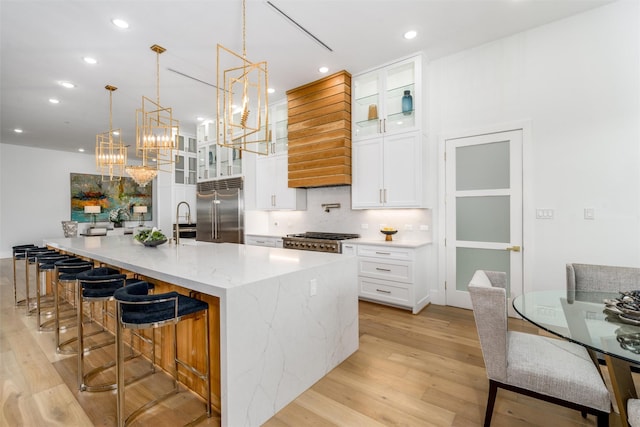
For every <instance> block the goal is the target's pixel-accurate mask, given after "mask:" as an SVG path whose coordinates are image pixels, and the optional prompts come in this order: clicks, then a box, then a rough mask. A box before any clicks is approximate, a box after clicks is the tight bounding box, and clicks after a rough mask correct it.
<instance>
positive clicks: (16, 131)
mask: <svg viewBox="0 0 640 427" xmlns="http://www.w3.org/2000/svg"><path fill="white" fill-rule="evenodd" d="M13 131H14V132H15V133H22V129H20V128H15V129H14V130H13Z"/></svg>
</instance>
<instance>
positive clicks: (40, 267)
mask: <svg viewBox="0 0 640 427" xmlns="http://www.w3.org/2000/svg"><path fill="white" fill-rule="evenodd" d="M69 258H71V255H64V254H60V253H57V252H54V253H53V254H49V253H43V254H39V255H36V262H37V263H36V316H37V319H36V322H37V324H38V330H41V331H51V330H53V323H54V322H55V319H49V320H47V321H46V322H44V323H42V320H41V319H42V313H43V301H42V282H43V280H46V273H47V272H52V271H54V270H55V269H56V265H55V263H56V261H61V260H63V259H69ZM47 301H48V302H49V304H51V305H50V306H49V308H53V293H52V294H51V295H50V299H49V300H47ZM46 314H48V315H53V314H54V313H53V311H50V312H47V313H46Z"/></svg>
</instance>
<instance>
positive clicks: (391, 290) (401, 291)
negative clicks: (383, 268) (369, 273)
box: [358, 277, 411, 306]
mask: <svg viewBox="0 0 640 427" xmlns="http://www.w3.org/2000/svg"><path fill="white" fill-rule="evenodd" d="M358 291H359V296H360V297H362V298H365V299H372V300H375V301H380V302H387V303H390V304H395V305H401V306H410V305H411V304H410V303H409V301H410V299H411V298H410V297H411V289H410V287H409V286H408V285H406V286H405V285H404V284H402V283H390V282H387V281H384V280H377V279H371V278H368V277H360V278H358Z"/></svg>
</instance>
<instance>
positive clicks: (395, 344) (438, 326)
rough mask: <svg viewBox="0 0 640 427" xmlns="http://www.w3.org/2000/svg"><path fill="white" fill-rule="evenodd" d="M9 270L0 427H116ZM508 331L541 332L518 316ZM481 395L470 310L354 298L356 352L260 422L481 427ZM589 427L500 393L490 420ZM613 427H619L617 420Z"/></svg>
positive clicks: (189, 406) (168, 421) (2, 316)
mask: <svg viewBox="0 0 640 427" xmlns="http://www.w3.org/2000/svg"><path fill="white" fill-rule="evenodd" d="M12 274H13V273H12V267H11V260H10V259H3V260H0V298H1V300H0V379H2V389H1V392H0V405H2V414H1V417H0V426H34V427H36V426H37V427H39V426H65V427H70V426H92V425H95V426H113V425H115V394H114V392H95V393H90V392H82V393H79V392H78V391H77V390H76V387H75V381H76V379H75V375H76V368H75V364H76V360H77V359H76V356H60V355H56V353H55V350H54V337H53V333H51V332H37V331H36V325H35V319H34V317H33V316H32V317H26V316H25V314H24V308H23V307H19V308H16V307H14V305H13V276H12ZM510 327H511V328H512V329H516V330H522V331H526V332H531V333H537V329H535V328H533V327H531V326H530V325H528V324H526V322H523V321H521V320H515V319H512V320H511V322H510ZM153 381H157V382H156V383H151V384H147V385H144V387H148V389H151V388H157V387H159V386H160V385H158V384H159V383H161V382H162V378H160V379H159V380H156V379H154V380H153ZM487 391H488V381H487V378H486V374H485V370H484V363H483V360H482V353H481V351H480V347H479V344H478V337H477V333H476V328H475V323H474V320H473V314H472V312H471V311H468V310H462V309H457V308H452V307H443V306H436V305H433V304H432V305H430V306H428V307H427V308H426V309H425V310H423V311H422V313H420V314H419V315H415V316H414V315H412V314H410V313H409V312H407V311H403V310H397V309H394V308H389V307H385V306H381V305H377V304H370V303H365V302H360V348H359V350H358V351H357V352H356V353H355V354H354V355H352V356H351V357H349V358H348V359H347V360H346V361H345V362H344V363H342V364H341V365H340V366H338V367H337V368H336V369H334V370H333V371H331V372H330V373H329V374H328V375H327V376H325V377H324V378H323V379H321V380H320V381H319V382H318V383H316V384H315V385H314V386H313V387H312V388H311V389H309V390H307V391H306V392H305V393H303V394H302V395H301V396H299V397H298V398H297V399H296V400H295V401H293V402H292V403H291V404H289V405H288V406H286V407H285V408H283V409H282V410H281V411H280V412H279V413H278V414H276V415H275V416H274V417H273V418H272V419H270V420H269V421H268V422H267V423H266V424H265V426H267V427H281V426H289V427H297V426H349V427H351V426H366V427H368V426H478V425H482V420H483V417H484V409H485V403H486V399H487ZM168 402H169V403H166V404H164V405H163V406H161V407H159V408H156V409H155V410H154V411H153V412H152V413H151V414H150V415H149V416H145V417H144V418H141V419H140V421H139V422H136V423H135V425H139V426H140V425H144V426H146V425H153V426H154V427H164V426H171V427H173V426H175V425H179V424H181V423H184V422H185V421H187V420H188V419H183V417H184V415H185V414H187V415H189V414H193V413H194V411H198V410H200V406H198V405H199V401H197V400H196V399H195V398H193V397H192V396H190V394H189V393H181V395H180V396H179V397H178V398H175V399H172V400H170V401H168ZM595 424H596V423H595V418H594V417H591V416H590V417H588V418H587V419H583V418H582V417H581V416H580V414H579V413H577V412H576V411H571V410H568V409H565V408H562V407H559V406H556V405H552V404H549V403H545V402H541V401H538V400H535V399H532V398H528V397H525V396H521V395H517V394H514V393H510V392H506V391H502V390H501V391H500V392H499V393H498V399H497V402H496V406H495V409H494V416H493V423H492V425H493V426H495V427H498V426H509V427H511V426H593V425H595ZM199 425H201V426H204V425H212V426H215V425H219V419H217V418H212V419H208V420H206V421H204V422H202V423H201V424H199ZM610 425H611V426H618V425H620V422H619V418H618V417H617V415H612V417H611V422H610ZM232 427H235V426H232Z"/></svg>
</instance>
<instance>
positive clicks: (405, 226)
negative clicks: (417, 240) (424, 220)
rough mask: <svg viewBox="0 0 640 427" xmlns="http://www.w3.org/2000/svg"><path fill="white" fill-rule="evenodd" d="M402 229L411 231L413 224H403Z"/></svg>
mask: <svg viewBox="0 0 640 427" xmlns="http://www.w3.org/2000/svg"><path fill="white" fill-rule="evenodd" d="M404 229H405V230H407V231H413V224H405V225H404Z"/></svg>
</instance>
